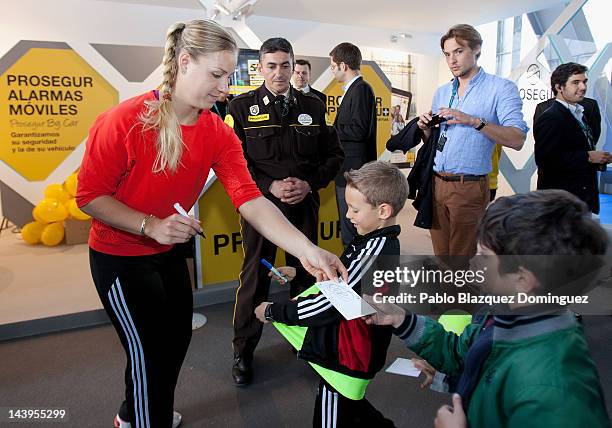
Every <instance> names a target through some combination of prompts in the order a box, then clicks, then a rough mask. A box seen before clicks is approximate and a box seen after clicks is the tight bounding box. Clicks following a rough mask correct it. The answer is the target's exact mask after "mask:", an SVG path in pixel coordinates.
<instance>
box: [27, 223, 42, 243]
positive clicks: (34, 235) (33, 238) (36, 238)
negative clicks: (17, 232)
mask: <svg viewBox="0 0 612 428" xmlns="http://www.w3.org/2000/svg"><path fill="white" fill-rule="evenodd" d="M45 226H46V225H45V224H44V223H40V222H37V221H33V222H31V223H28V224H26V225H25V226H23V227H22V228H21V237H22V238H23V240H24V241H25V242H27V243H28V244H31V245H34V244H38V243H39V242H40V235H41V234H42V231H43V229H44V228H45Z"/></svg>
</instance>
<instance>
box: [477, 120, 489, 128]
mask: <svg viewBox="0 0 612 428" xmlns="http://www.w3.org/2000/svg"><path fill="white" fill-rule="evenodd" d="M478 119H479V120H480V125H478V126H477V127H476V131H480V130H481V129H482V128H484V127H485V126H487V123H488V122H487V121H486V120H484V119H483V118H482V117H480V118H478Z"/></svg>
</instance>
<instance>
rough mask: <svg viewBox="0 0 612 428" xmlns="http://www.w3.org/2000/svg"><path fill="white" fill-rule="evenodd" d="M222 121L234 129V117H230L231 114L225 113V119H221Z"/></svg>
mask: <svg viewBox="0 0 612 428" xmlns="http://www.w3.org/2000/svg"><path fill="white" fill-rule="evenodd" d="M223 122H225V124H226V125H227V126H229V127H230V128H232V129H234V118H233V117H232V115H231V114H229V113H228V114H226V115H225V119H224V120H223Z"/></svg>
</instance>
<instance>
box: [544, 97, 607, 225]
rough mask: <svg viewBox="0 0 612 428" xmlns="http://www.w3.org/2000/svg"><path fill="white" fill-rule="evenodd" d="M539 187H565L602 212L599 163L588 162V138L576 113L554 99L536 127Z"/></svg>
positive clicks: (594, 209) (597, 211)
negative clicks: (598, 176) (598, 181)
mask: <svg viewBox="0 0 612 428" xmlns="http://www.w3.org/2000/svg"><path fill="white" fill-rule="evenodd" d="M533 136H534V139H535V148H534V154H535V162H536V165H537V166H538V189H563V190H567V191H568V192H570V193H573V194H574V195H576V196H578V197H579V198H580V199H582V200H583V201H584V202H586V204H587V205H588V206H589V208H590V209H591V211H592V212H594V213H596V214H597V213H599V189H598V185H597V171H598V167H599V166H598V165H597V164H592V163H590V162H589V155H588V151H589V150H591V148H590V147H589V143H588V140H587V138H586V136H585V135H584V132H583V131H582V128H581V127H580V124H579V123H578V120H577V119H576V118H575V117H574V115H573V114H572V113H571V112H570V111H569V110H568V109H567V107H565V106H564V105H562V104H561V103H558V102H553V103H552V104H551V105H550V107H549V108H548V109H547V110H546V111H544V112H543V113H542V114H541V115H540V116H539V117H538V120H537V121H536V122H535V123H534V126H533Z"/></svg>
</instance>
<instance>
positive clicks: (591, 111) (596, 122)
mask: <svg viewBox="0 0 612 428" xmlns="http://www.w3.org/2000/svg"><path fill="white" fill-rule="evenodd" d="M552 91H553V94H554V95H555V97H556V96H557V90H556V89H554V88H552ZM555 100H556V98H551V99H549V100H546V101H542V102H541V103H540V104H538V105H537V106H536V109H535V113H534V114H533V123H534V125H535V123H536V122H537V121H538V118H539V117H540V115H541V114H542V113H544V112H545V111H546V110H547V109H548V107H550V106H551V105H552V104H553V103H554V102H555ZM578 104H580V105H581V106H582V107H584V119H585V120H586V122H587V123H588V125H589V127H590V128H591V131H593V139H594V140H595V141H598V140H599V136H600V135H601V114H600V113H599V105H598V104H597V101H595V100H594V99H593V98H587V97H584V99H583V100H582V101H579V102H578Z"/></svg>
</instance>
